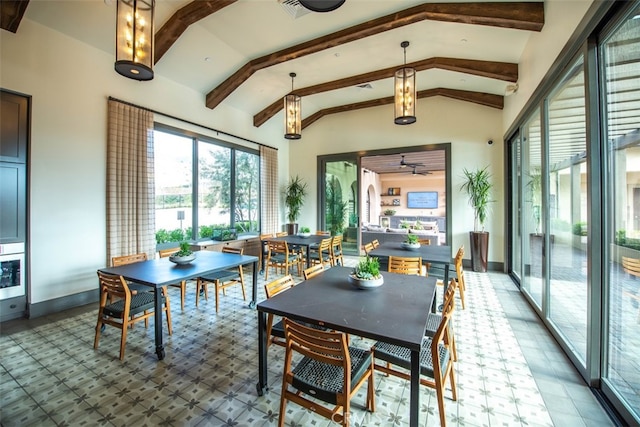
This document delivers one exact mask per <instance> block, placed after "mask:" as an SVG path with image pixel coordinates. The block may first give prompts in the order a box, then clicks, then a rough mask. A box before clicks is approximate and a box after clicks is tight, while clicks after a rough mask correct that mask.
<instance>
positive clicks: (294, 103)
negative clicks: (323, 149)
mask: <svg viewBox="0 0 640 427" xmlns="http://www.w3.org/2000/svg"><path fill="white" fill-rule="evenodd" d="M289 76H291V93H290V94H289V95H287V96H285V97H284V137H285V138H286V139H300V138H302V135H301V134H300V132H301V128H302V124H301V122H302V120H301V116H302V109H301V98H300V96H298V95H295V94H294V93H293V79H294V78H295V77H296V73H289Z"/></svg>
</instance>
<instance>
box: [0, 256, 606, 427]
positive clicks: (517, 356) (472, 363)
mask: <svg viewBox="0 0 640 427" xmlns="http://www.w3.org/2000/svg"><path fill="white" fill-rule="evenodd" d="M355 261H356V260H355V259H347V260H346V263H347V265H353V263H355ZM466 274H467V282H468V285H467V286H468V291H467V309H466V310H461V309H460V304H459V303H458V309H457V310H456V312H455V323H454V326H455V331H456V339H457V343H458V352H459V361H458V362H457V364H456V373H457V385H458V400H457V401H456V402H454V401H452V400H451V399H450V398H449V397H450V394H449V393H450V390H447V397H448V398H447V399H446V402H445V406H446V413H447V424H448V425H449V426H551V425H557V426H582V425H586V426H591V425H593V426H596V425H597V426H606V425H613V423H612V422H611V421H610V420H609V419H608V417H607V416H606V414H605V413H604V411H603V410H602V408H601V407H600V406H599V405H598V403H597V401H596V400H595V398H594V397H593V395H592V394H591V392H590V391H589V389H588V388H587V387H586V386H584V384H583V383H582V381H581V379H580V377H579V376H578V374H577V373H576V372H575V370H574V369H573V368H572V366H571V365H570V363H569V362H568V361H567V360H566V358H565V357H564V355H563V354H562V352H561V351H560V350H559V349H558V347H557V345H556V343H555V342H554V341H553V339H552V338H551V337H550V336H549V335H548V333H546V330H545V329H544V327H542V326H541V324H540V322H538V320H537V318H536V316H535V314H533V313H532V312H531V310H530V308H529V307H528V305H527V304H526V302H524V301H523V299H522V297H521V296H520V294H519V292H518V291H517V289H516V288H515V287H514V286H513V284H512V283H511V281H510V280H509V278H508V277H507V276H505V275H502V274H497V273H488V274H478V273H466ZM249 277H250V275H249ZM272 278H274V277H272ZM259 280H260V283H259V288H262V285H263V283H264V280H263V279H262V276H260V279H259ZM194 287H195V286H194V285H193V284H190V285H189V286H188V298H187V301H186V303H185V311H184V312H180V308H179V307H180V305H179V301H180V298H179V293H178V292H179V291H178V289H175V288H170V294H171V302H172V318H173V328H174V334H173V335H172V336H170V337H169V336H167V335H166V333H165V338H166V339H165V344H166V353H167V356H166V358H165V359H164V360H163V361H161V362H159V361H158V360H157V359H156V356H155V354H154V347H153V328H149V329H145V328H144V327H143V325H142V324H138V325H136V327H135V328H134V329H133V330H132V331H131V332H130V333H129V334H128V339H127V347H126V355H125V360H124V362H120V361H119V360H118V343H119V334H118V331H117V330H116V329H115V328H107V330H106V331H105V333H104V334H103V337H102V339H101V342H100V348H99V349H98V350H93V334H94V326H95V315H96V311H97V306H96V305H94V304H91V305H89V306H85V307H81V308H77V309H73V310H67V311H65V312H62V313H58V314H56V315H52V316H47V317H44V318H39V319H33V320H16V321H11V322H6V323H4V324H2V331H1V333H0V411H1V412H0V421H1V424H2V426H7V427H8V426H56V425H57V426H84V425H87V426H93V425H103V426H125V425H127V426H130V425H136V426H144V425H149V426H151V425H154V426H155V425H162V426H263V425H265V426H271V425H277V419H278V405H279V401H280V386H281V375H282V374H281V370H282V364H283V361H282V357H283V354H284V351H283V349H282V348H280V347H277V346H274V347H271V349H270V350H269V384H270V391H269V392H267V393H266V394H265V395H264V396H262V397H259V396H257V394H256V391H255V384H256V377H257V344H256V342H257V331H256V323H257V319H256V315H255V312H254V311H252V310H250V309H249V308H248V307H247V305H246V303H245V302H244V301H242V297H241V294H240V291H239V289H230V290H228V292H227V296H225V297H222V301H221V306H220V313H219V314H217V315H216V314H215V301H214V299H213V297H212V298H211V299H210V300H209V301H206V302H203V301H202V300H201V303H200V307H199V308H195V295H194ZM439 291H440V292H441V289H440V290H439ZM439 298H441V296H440V295H439ZM262 299H263V293H262V292H261V293H260V297H259V298H258V300H262ZM165 332H166V331H165ZM352 342H353V343H354V344H355V345H361V346H365V347H366V346H369V345H370V344H371V342H370V341H368V340H364V339H360V338H357V337H354V338H353V340H352ZM549 359H550V360H551V362H550V361H549ZM363 393H364V390H363V391H362V393H361V395H360V396H357V397H356V398H355V399H354V406H353V414H352V418H351V420H352V425H354V426H405V425H408V404H409V400H408V382H407V381H404V380H400V379H397V378H394V377H384V376H383V375H381V374H376V412H375V413H367V412H366V411H364V410H363V409H362V405H363V404H364V396H363ZM420 406H421V415H420V425H421V426H432V425H438V424H439V418H438V409H437V403H436V398H435V393H434V392H433V390H431V389H428V388H422V389H421V396H420ZM286 420H287V425H289V426H329V425H335V424H332V423H331V422H329V421H328V420H325V419H323V418H321V417H319V416H317V415H315V414H313V413H311V412H309V411H306V410H303V409H301V408H300V407H298V406H297V405H295V404H292V403H290V404H289V405H288V407H287V414H286Z"/></svg>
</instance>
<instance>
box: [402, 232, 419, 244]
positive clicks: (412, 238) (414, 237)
mask: <svg viewBox="0 0 640 427" xmlns="http://www.w3.org/2000/svg"><path fill="white" fill-rule="evenodd" d="M405 242H407V243H411V244H414V243H418V236H417V235H416V234H411V233H409V234H407V240H405Z"/></svg>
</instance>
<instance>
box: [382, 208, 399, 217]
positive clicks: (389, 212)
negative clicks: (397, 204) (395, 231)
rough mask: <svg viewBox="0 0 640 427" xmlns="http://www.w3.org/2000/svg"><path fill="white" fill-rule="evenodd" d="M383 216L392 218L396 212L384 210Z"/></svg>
mask: <svg viewBox="0 0 640 427" xmlns="http://www.w3.org/2000/svg"><path fill="white" fill-rule="evenodd" d="M384 214H385V215H386V216H394V215H395V214H396V211H394V210H393V209H386V210H385V211H384Z"/></svg>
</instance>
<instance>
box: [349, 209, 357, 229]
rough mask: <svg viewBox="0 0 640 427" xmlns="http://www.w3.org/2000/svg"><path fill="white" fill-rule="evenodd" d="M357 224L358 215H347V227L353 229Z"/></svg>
mask: <svg viewBox="0 0 640 427" xmlns="http://www.w3.org/2000/svg"><path fill="white" fill-rule="evenodd" d="M357 223H358V215H357V214H356V213H355V212H351V213H350V214H349V227H355V226H356V224H357Z"/></svg>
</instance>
